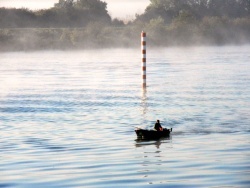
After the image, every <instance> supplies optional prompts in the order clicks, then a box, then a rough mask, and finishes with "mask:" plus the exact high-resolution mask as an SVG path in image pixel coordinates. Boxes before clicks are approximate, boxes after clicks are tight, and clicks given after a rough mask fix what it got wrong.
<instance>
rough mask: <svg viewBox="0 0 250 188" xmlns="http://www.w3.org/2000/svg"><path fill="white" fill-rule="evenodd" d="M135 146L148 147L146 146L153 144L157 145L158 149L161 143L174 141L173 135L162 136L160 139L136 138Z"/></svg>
mask: <svg viewBox="0 0 250 188" xmlns="http://www.w3.org/2000/svg"><path fill="white" fill-rule="evenodd" d="M135 142H136V143H135V147H146V146H152V145H155V147H156V148H157V149H159V148H160V145H161V144H164V143H172V136H171V135H170V136H169V137H164V138H160V139H157V140H152V139H150V140H147V139H138V138H137V139H136V140H135Z"/></svg>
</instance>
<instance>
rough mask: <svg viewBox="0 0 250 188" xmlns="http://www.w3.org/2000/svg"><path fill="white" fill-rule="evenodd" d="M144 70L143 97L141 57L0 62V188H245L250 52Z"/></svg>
mask: <svg viewBox="0 0 250 188" xmlns="http://www.w3.org/2000/svg"><path fill="white" fill-rule="evenodd" d="M148 62H149V63H148V64H147V74H148V77H147V78H148V79H147V88H146V90H142V88H141V80H140V79H141V76H140V74H141V67H140V50H139V49H109V50H98V51H96V50H93V51H92V50H89V51H75V52H33V53H30V52H29V53H22V52H19V53H2V54H0V131H1V136H0V173H1V175H0V187H94V188H97V187H147V186H148V187H197V188H200V187H243V188H244V187H245V188H248V187H249V186H250V181H249V177H250V171H249V169H250V165H249V164H250V157H249V156H250V153H249V151H250V134H249V133H250V74H249V70H250V64H249V47H247V46H245V47H201V48H168V49H157V50H154V49H151V50H149V51H148ZM157 119H160V120H161V122H162V125H163V127H167V128H171V127H173V132H172V133H171V137H170V138H163V139H160V140H149V141H146V140H135V139H136V134H135V132H134V127H145V128H153V125H154V123H155V121H156V120H157Z"/></svg>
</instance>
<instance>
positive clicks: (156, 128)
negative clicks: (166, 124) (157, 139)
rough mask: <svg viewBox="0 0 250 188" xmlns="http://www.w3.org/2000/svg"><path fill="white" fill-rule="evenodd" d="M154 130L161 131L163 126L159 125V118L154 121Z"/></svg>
mask: <svg viewBox="0 0 250 188" xmlns="http://www.w3.org/2000/svg"><path fill="white" fill-rule="evenodd" d="M154 128H155V130H157V131H163V128H162V126H161V124H160V120H157V121H156V123H155V127H154Z"/></svg>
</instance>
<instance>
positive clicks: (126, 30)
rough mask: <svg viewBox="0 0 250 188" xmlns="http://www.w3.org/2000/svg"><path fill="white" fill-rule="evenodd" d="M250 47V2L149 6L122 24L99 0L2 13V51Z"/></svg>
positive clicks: (172, 1) (182, 0)
mask: <svg viewBox="0 0 250 188" xmlns="http://www.w3.org/2000/svg"><path fill="white" fill-rule="evenodd" d="M142 30H144V31H146V32H147V36H148V41H149V45H152V46H170V45H226V44H246V43H250V0H223V1H221V0H151V3H150V4H149V6H148V7H147V8H146V9H145V12H144V13H143V14H141V15H136V18H135V19H134V20H131V21H129V22H128V23H126V24H125V23H124V22H123V21H121V20H119V19H113V20H112V19H111V17H110V15H109V14H108V12H107V4H106V3H105V2H102V1H100V0H77V1H74V0H59V2H58V3H56V4H55V5H54V7H53V8H50V9H45V10H38V11H31V10H28V9H6V8H0V51H4V50H36V49H69V48H73V49H81V48H97V47H99V48H105V47H131V46H138V44H139V43H140V37H139V35H140V32H141V31H142Z"/></svg>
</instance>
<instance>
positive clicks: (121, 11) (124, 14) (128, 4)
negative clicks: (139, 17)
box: [0, 0, 150, 18]
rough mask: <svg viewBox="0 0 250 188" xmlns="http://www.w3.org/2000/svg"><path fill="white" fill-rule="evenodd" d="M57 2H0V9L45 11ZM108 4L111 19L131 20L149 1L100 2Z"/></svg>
mask: <svg viewBox="0 0 250 188" xmlns="http://www.w3.org/2000/svg"><path fill="white" fill-rule="evenodd" d="M58 1H59V0H0V7H7V8H10V7H15V8H28V9H32V10H37V9H46V8H50V7H53V6H54V3H57V2H58ZM102 1H105V2H107V3H108V6H107V9H108V12H109V14H110V15H111V17H113V18H132V17H134V16H135V14H136V13H137V14H141V13H143V12H144V10H145V8H146V7H147V6H148V5H149V3H150V0H102Z"/></svg>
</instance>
